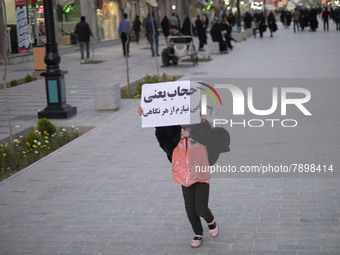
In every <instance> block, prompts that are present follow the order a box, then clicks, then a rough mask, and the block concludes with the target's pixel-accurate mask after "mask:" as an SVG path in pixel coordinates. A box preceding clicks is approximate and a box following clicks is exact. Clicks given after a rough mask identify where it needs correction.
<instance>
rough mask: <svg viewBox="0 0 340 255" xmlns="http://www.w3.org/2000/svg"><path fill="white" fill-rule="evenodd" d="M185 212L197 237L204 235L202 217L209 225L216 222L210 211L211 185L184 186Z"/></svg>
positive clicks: (199, 183)
mask: <svg viewBox="0 0 340 255" xmlns="http://www.w3.org/2000/svg"><path fill="white" fill-rule="evenodd" d="M182 192H183V198H184V204H185V210H186V212H187V215H188V218H189V221H190V223H191V226H192V229H193V231H194V233H195V235H203V228H202V224H201V219H200V217H202V218H204V220H205V221H206V222H207V223H210V222H212V221H213V220H214V216H213V215H212V213H211V211H210V209H209V208H208V202H209V184H208V183H205V182H196V183H194V184H193V185H191V186H190V187H184V186H182Z"/></svg>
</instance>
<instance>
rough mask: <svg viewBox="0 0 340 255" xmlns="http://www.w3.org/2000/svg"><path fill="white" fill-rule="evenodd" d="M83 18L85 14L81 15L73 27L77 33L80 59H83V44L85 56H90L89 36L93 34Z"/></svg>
mask: <svg viewBox="0 0 340 255" xmlns="http://www.w3.org/2000/svg"><path fill="white" fill-rule="evenodd" d="M85 20H86V19H85V16H81V18H80V22H79V23H78V24H77V25H76V27H75V28H74V32H75V33H76V34H77V35H78V41H79V44H80V54H81V59H84V46H86V58H87V59H88V58H90V36H93V35H92V32H91V29H90V26H89V24H88V23H87V22H86V21H85Z"/></svg>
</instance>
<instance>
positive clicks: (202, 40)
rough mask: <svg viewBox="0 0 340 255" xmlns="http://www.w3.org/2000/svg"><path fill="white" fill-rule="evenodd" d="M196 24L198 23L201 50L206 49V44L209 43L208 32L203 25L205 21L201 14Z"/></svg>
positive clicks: (197, 29)
mask: <svg viewBox="0 0 340 255" xmlns="http://www.w3.org/2000/svg"><path fill="white" fill-rule="evenodd" d="M195 25H196V31H197V35H198V40H199V51H204V45H205V44H207V34H206V32H205V29H204V27H203V22H202V20H201V17H200V16H199V15H197V19H196V21H195Z"/></svg>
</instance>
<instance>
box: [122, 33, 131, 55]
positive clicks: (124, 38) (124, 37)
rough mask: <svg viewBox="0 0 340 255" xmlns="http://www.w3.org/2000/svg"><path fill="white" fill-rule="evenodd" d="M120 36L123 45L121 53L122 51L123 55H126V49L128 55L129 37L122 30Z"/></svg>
mask: <svg viewBox="0 0 340 255" xmlns="http://www.w3.org/2000/svg"><path fill="white" fill-rule="evenodd" d="M120 38H121V39H122V45H123V53H124V56H125V55H126V52H125V50H127V54H128V55H129V44H130V37H129V38H127V36H126V34H125V33H124V32H123V33H122V34H121V35H120ZM125 43H126V44H127V45H126V49H125Z"/></svg>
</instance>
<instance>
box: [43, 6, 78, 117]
mask: <svg viewBox="0 0 340 255" xmlns="http://www.w3.org/2000/svg"><path fill="white" fill-rule="evenodd" d="M43 3H44V17H45V28H46V29H45V30H46V44H45V47H46V55H45V59H44V62H45V64H46V72H43V73H42V74H41V76H44V77H45V86H46V96H47V107H46V108H45V109H44V110H43V111H41V112H38V118H39V119H40V118H49V119H67V118H69V117H71V116H73V115H75V114H76V113H77V108H76V107H72V106H70V105H68V104H66V92H65V80H64V75H65V74H67V71H61V70H60V69H59V63H60V55H59V53H58V44H57V42H56V35H55V27H54V17H53V5H52V0H44V1H43Z"/></svg>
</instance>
